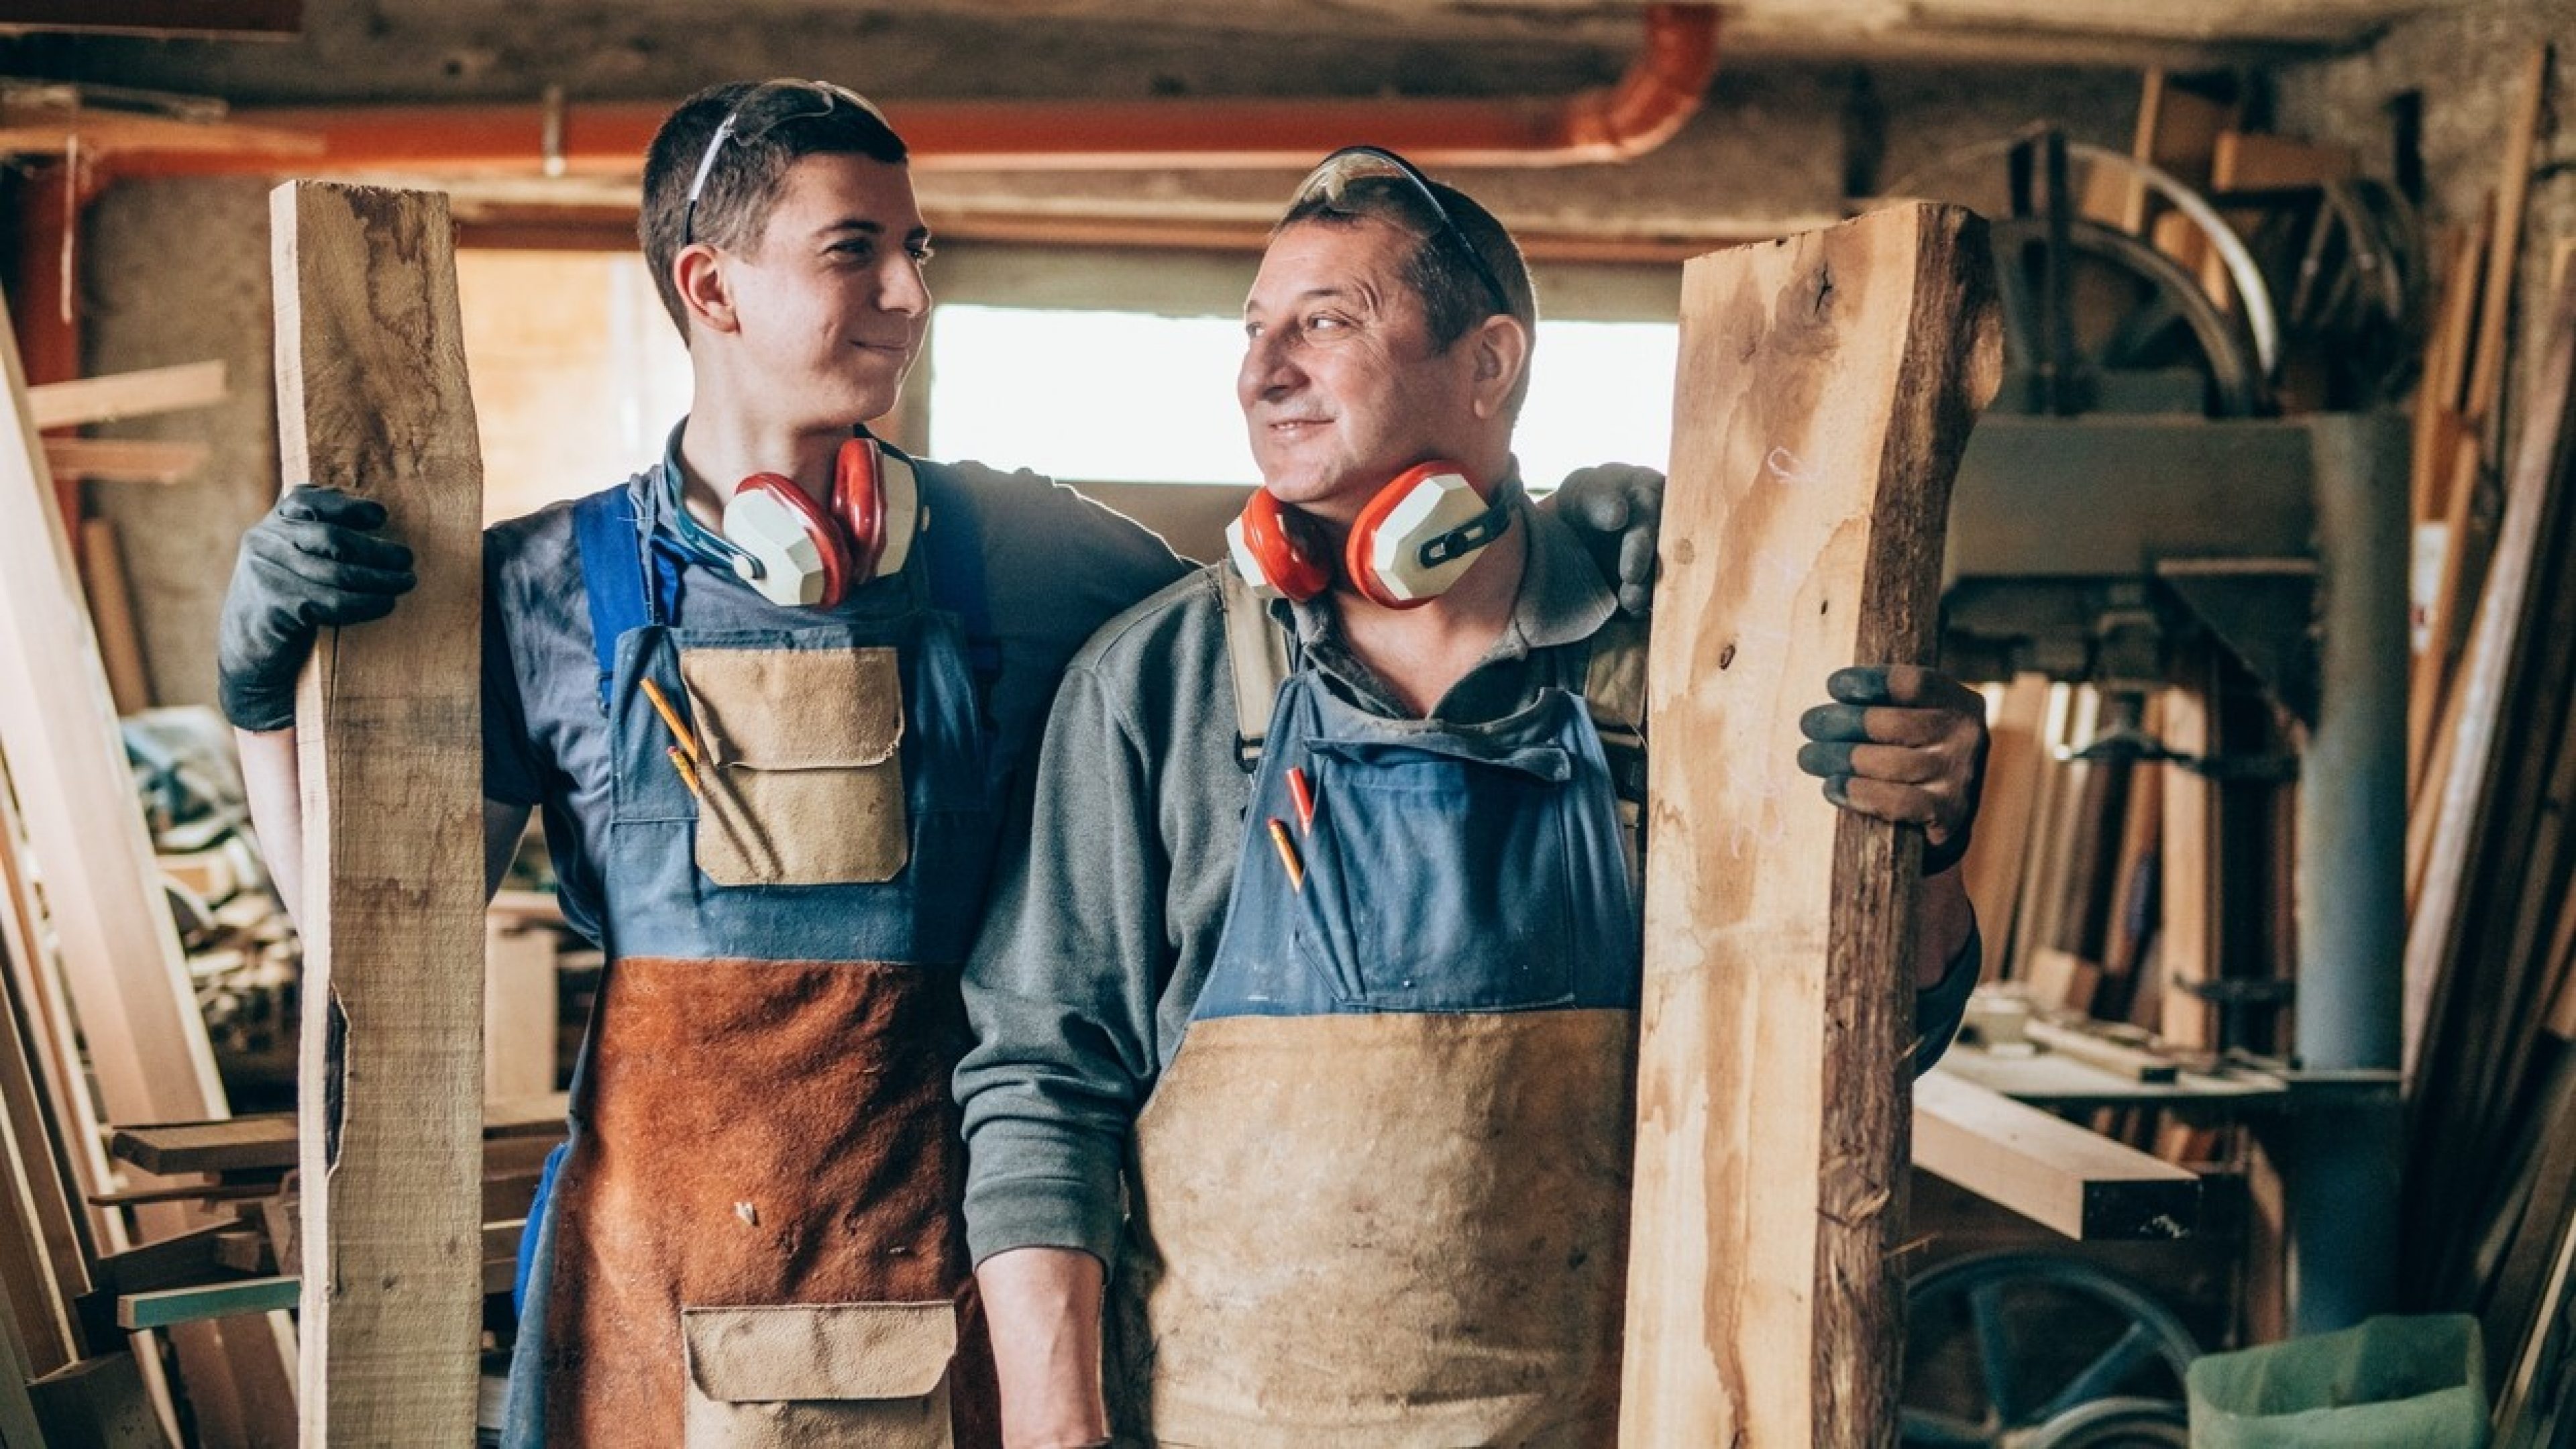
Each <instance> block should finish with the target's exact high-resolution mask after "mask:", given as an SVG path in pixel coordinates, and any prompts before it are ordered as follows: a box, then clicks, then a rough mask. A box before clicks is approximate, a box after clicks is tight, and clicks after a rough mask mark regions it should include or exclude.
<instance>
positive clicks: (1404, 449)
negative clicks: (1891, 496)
mask: <svg viewBox="0 0 2576 1449" xmlns="http://www.w3.org/2000/svg"><path fill="white" fill-rule="evenodd" d="M1413 245H1414V243H1413V239H1412V238H1410V237H1408V236H1406V235H1405V234H1404V233H1402V232H1400V231H1398V230H1396V229H1395V228H1393V227H1391V226H1388V225H1386V224H1385V223H1383V222H1378V221H1373V220H1372V221H1362V222H1359V223H1358V224H1356V225H1351V226H1319V225H1314V224H1311V223H1310V224H1305V225H1300V226H1294V227H1291V228H1289V229H1288V230H1287V231H1284V232H1282V233H1280V234H1279V236H1278V237H1277V238H1276V239H1275V240H1273V241H1272V242H1271V243H1270V249H1269V251H1268V252H1267V253H1265V254H1264V255H1263V257H1262V259H1261V274H1260V275H1259V276H1258V277H1256V278H1255V279H1254V280H1253V283H1252V295H1251V296H1250V297H1249V298H1248V299H1247V300H1246V301H1245V303H1244V308H1243V322H1244V336H1245V344H1244V351H1243V369H1242V371H1241V372H1240V373H1239V374H1237V376H1236V378H1235V397H1236V399H1237V400H1238V401H1240V402H1241V403H1242V404H1243V419H1244V423H1245V425H1246V427H1247V428H1248V429H1249V430H1250V432H1251V436H1252V456H1253V461H1254V462H1255V463H1256V464H1258V465H1259V467H1260V469H1261V478H1262V482H1263V484H1264V486H1266V487H1268V488H1269V490H1270V491H1271V492H1272V493H1273V494H1275V495H1276V496H1277V497H1278V499H1279V501H1281V502H1282V503H1289V504H1294V505H1296V506H1298V507H1300V508H1303V509H1305V510H1306V511H1308V512H1310V513H1314V514H1316V515H1318V516H1321V517H1324V518H1329V519H1334V520H1337V521H1342V522H1347V521H1349V520H1350V519H1351V518H1353V517H1356V516H1357V515H1358V512H1359V510H1360V507H1361V506H1362V505H1363V504H1365V503H1366V502H1367V501H1368V499H1369V497H1370V496H1371V495H1372V494H1374V493H1375V492H1376V491H1377V490H1378V489H1379V488H1381V487H1384V486H1385V485H1386V484H1387V483H1388V482H1389V481H1391V480H1392V479H1393V478H1394V477H1395V476H1396V475H1397V474H1399V473H1401V472H1403V471H1404V470H1405V469H1407V468H1410V467H1412V466H1413V465H1414V464H1416V463H1421V462H1427V461H1429V460H1431V459H1434V458H1441V457H1450V456H1454V455H1455V454H1457V453H1458V452H1461V451H1463V450H1464V449H1465V448H1466V447H1467V446H1469V444H1470V443H1471V442H1472V440H1473V429H1474V428H1475V427H1476V426H1477V420H1476V418H1475V415H1474V411H1473V408H1474V402H1473V390H1472V386H1471V384H1472V380H1473V372H1474V365H1475V364H1474V360H1473V351H1474V349H1472V348H1469V347H1465V346H1453V347H1451V348H1450V349H1449V350H1448V351H1447V352H1445V353H1437V352H1434V351H1433V350H1432V345H1431V330H1430V323H1429V320H1428V318H1427V317H1426V316H1425V315H1424V312H1423V307H1422V299H1421V297H1420V296H1418V295H1416V293H1415V292H1414V290H1413V288H1412V287H1411V286H1409V285H1407V284H1406V282H1405V281H1404V278H1403V273H1402V269H1403V264H1404V259H1405V257H1406V256H1407V255H1408V254H1409V253H1410V252H1411V250H1412V247H1413Z"/></svg>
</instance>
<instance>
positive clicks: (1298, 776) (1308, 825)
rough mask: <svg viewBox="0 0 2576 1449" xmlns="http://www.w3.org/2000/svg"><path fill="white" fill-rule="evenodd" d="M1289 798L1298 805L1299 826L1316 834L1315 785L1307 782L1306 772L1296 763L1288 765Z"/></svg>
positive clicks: (1305, 831)
mask: <svg viewBox="0 0 2576 1449" xmlns="http://www.w3.org/2000/svg"><path fill="white" fill-rule="evenodd" d="M1288 798H1289V799H1290V800H1291V801H1294V802H1295V803H1296V806H1297V828H1298V829H1299V830H1301V831H1303V832H1304V833H1306V834H1308V835H1312V834H1314V833H1315V787H1314V786H1312V785H1309V784H1307V783H1306V772H1305V771H1303V770H1301V769H1298V768H1297V767H1296V766H1294V765H1290V766H1289V767H1288Z"/></svg>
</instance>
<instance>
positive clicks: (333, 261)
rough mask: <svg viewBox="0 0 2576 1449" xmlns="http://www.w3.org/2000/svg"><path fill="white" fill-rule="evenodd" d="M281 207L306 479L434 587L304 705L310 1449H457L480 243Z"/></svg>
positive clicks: (471, 915)
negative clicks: (399, 1446)
mask: <svg viewBox="0 0 2576 1449" xmlns="http://www.w3.org/2000/svg"><path fill="white" fill-rule="evenodd" d="M269 200H270V211H269V217H270V227H269V230H270V235H271V237H272V239H273V243H274V248H275V252H274V256H275V273H276V297H277V314H278V322H277V415H278V434H279V448H278V462H279V465H280V472H281V473H282V475H283V476H285V477H288V478H333V479H340V480H345V482H344V486H346V487H348V488H349V489H350V491H352V492H355V493H359V494H361V495H363V496H365V497H369V498H373V499H375V500H376V501H378V502H379V503H382V504H383V505H384V506H385V508H386V510H387V512H388V514H389V515H390V522H389V523H388V525H387V531H388V532H389V533H390V534H391V535H392V536H394V537H398V538H400V539H402V540H403V541H404V542H405V543H407V544H409V545H410V546H411V549H412V555H413V557H414V558H415V559H416V560H417V561H418V565H417V567H418V573H419V577H420V586H419V588H418V589H417V590H415V591H414V593H413V594H412V596H411V597H409V598H406V599H405V600H403V606H402V612H401V615H400V619H399V622H398V624H397V625H396V626H395V627H391V628H375V629H369V628H363V627H362V628H356V629H343V630H337V631H331V632H328V633H326V634H325V636H324V637H323V639H322V640H321V641H320V642H319V643H318V644H317V645H316V646H315V648H314V651H313V658H312V662H311V665H310V666H309V667H308V668H307V669H306V670H305V674H304V680H303V685H302V689H301V693H300V697H299V699H298V701H297V706H296V730H297V742H298V748H299V752H300V754H301V780H302V787H303V806H304V861H305V873H304V878H305V899H304V910H303V912H302V915H301V920H302V924H303V928H304V948H305V955H304V1001H305V1010H304V1041H303V1058H302V1066H301V1070H300V1072H299V1074H298V1076H299V1090H300V1094H301V1095H300V1100H301V1101H302V1103H303V1104H304V1110H303V1120H302V1134H301V1135H302V1150H301V1152H300V1154H299V1160H300V1164H301V1177H302V1182H303V1193H304V1198H303V1214H304V1218H303V1221H304V1230H303V1253H302V1274H303V1279H304V1284H305V1288H304V1294H303V1310H304V1311H303V1319H302V1330H303V1376H302V1383H303V1389H304V1399H303V1410H304V1434H305V1442H307V1443H315V1444H320V1443H374V1442H379V1441H386V1440H395V1439H400V1440H405V1441H419V1442H431V1441H444V1442H458V1441H462V1440H464V1439H466V1438H468V1437H470V1436H471V1435H472V1434H473V1432H474V1402H475V1391H476V1380H477V1376H478V1369H477V1354H476V1345H477V1343H478V1341H479V1339H480V1336H481V1332H482V1312H483V1264H482V1254H481V1251H480V1244H479V1241H478V1239H477V1237H476V1232H475V1229H476V1227H477V1225H478V1224H479V1223H480V1221H481V1219H480V1217H479V1216H478V1214H477V1208H478V1204H479V1193H480V1190H481V1178H480V1174H481V1150H480V1148H481V1136H482V1124H483V874H482V872H481V870H479V869H477V868H475V867H474V864H473V863H474V862H476V861H479V860H481V859H482V839H483V799H482V778H483V771H482V735H481V719H480V682H481V659H482V633H481V620H482V607H483V605H482V596H483V565H482V517H483V472H482V456H481V452H480V446H479V443H478V442H477V439H476V434H475V427H474V404H473V399H472V398H471V396H470V395H469V394H468V392H467V387H466V376H465V346H464V336H463V325H462V322H461V320H460V318H459V315H458V312H457V303H456V256H455V248H454V240H453V239H454V229H453V227H452V226H451V225H450V223H449V220H448V213H447V198H446V197H445V196H442V195H440V194H438V193H436V192H413V191H392V190H386V189H383V188H375V187H355V186H333V185H325V184H322V183H317V182H292V183H289V184H287V185H284V186H281V187H279V188H277V189H276V190H275V191H273V192H271V193H270V198H269ZM326 1104H328V1106H329V1107H330V1108H331V1109H332V1110H326Z"/></svg>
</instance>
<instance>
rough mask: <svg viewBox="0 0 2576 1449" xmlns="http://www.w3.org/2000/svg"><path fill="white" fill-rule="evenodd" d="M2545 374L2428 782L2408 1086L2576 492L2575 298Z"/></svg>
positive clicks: (2546, 334) (2412, 945)
mask: <svg viewBox="0 0 2576 1449" xmlns="http://www.w3.org/2000/svg"><path fill="white" fill-rule="evenodd" d="M2539 335H2540V336H2541V337H2543V338H2546V339H2547V351H2546V352H2545V353H2544V354H2543V357H2542V367H2541V370H2540V373H2539V375H2538V376H2537V377H2536V378H2535V379H2534V387H2533V389H2532V391H2531V394H2530V396H2531V397H2532V399H2533V400H2534V402H2535V404H2536V406H2535V407H2534V409H2533V411H2532V414H2531V416H2530V417H2529V418H2528V419H2527V420H2526V422H2525V423H2524V425H2523V429H2522V446H2521V455H2520V456H2519V457H2517V458H2516V459H2515V460H2514V466H2513V469H2512V472H2511V474H2510V475H2509V476H2508V478H2507V479H2506V485H2505V502H2504V517H2503V519H2502V521H2501V522H2500V523H2499V525H2498V527H2497V533H2496V546H2495V554H2494V558H2493V560H2492V561H2491V563H2490V564H2489V566H2488V571H2487V580H2486V587H2485V589H2484V590H2483V591H2482V594H2481V597H2480V599H2479V602H2478V609H2477V623H2476V626H2475V630H2474V632H2473V634H2472V636H2471V638H2470V641H2469V648H2468V652H2467V653H2466V654H2465V655H2463V656H2462V658H2461V661H2460V674H2459V679H2458V681H2457V682H2456V683H2455V684H2454V685H2453V686H2452V687H2453V689H2455V690H2456V691H2457V692H2458V695H2459V708H2460V724H2459V733H2458V736H2457V738H2456V740H2455V741H2454V743H2453V747H2452V750H2451V752H2450V754H2449V757H2448V759H2447V760H2445V761H2444V762H2443V763H2444V769H2443V771H2442V774H2441V776H2440V778H2438V779H2436V778H2433V777H2430V776H2428V777H2427V779H2426V781H2425V784H2426V788H2427V789H2428V790H2435V791H2437V792H2438V793H2436V794H2435V795H2434V797H2433V803H2434V805H2435V808H2436V809H2437V810H2438V812H2439V814H2438V820H2437V822H2436V824H2435V826H2434V829H2433V835H2432V840H2431V843H2430V846H2429V848H2428V850H2427V852H2426V860H2425V864H2424V867H2423V869H2424V876H2423V882H2422V884H2421V886H2420V887H2419V888H2418V894H2417V896H2416V900H2415V908H2414V911H2413V913H2412V914H2411V915H2410V917H2409V919H2408V921H2407V929H2406V1024H2405V1042H2406V1062H2407V1071H2408V1074H2409V1075H2410V1076H2412V1075H2413V1074H2414V1073H2415V1071H2416V1069H2417V1066H2418V1060H2419V1056H2420V1054H2421V1053H2422V1052H2424V1051H2425V1050H2427V1049H2428V1048H2429V1046H2430V1043H2429V1042H2428V1040H2427V1036H2426V1033H2427V1030H2428V1026H2429V1024H2430V1023H2429V1018H2430V1017H2431V1015H2432V1012H2433V1005H2434V1000H2435V994H2436V990H2437V986H2438V984H2439V982H2440V981H2441V979H2442V978H2443V976H2444V974H2445V972H2446V969H2447V967H2448V966H2449V964H2450V961H2451V959H2452V956H2453V953H2454V951H2455V949H2456V947H2457V945H2458V942H2459V936H2460V931H2461V928H2462V924H2463V923H2462V921H2461V920H2460V908H2461V906H2462V905H2463V904H2464V901H2465V893H2466V890H2467V888H2468V886H2469V884H2470V881H2471V876H2470V867H2471V865H2472V860H2471V856H2472V853H2473V849H2474V846H2475V844H2476V838H2477V835H2478V832H2479V831H2480V829H2481V828H2482V824H2483V821H2484V818H2485V816H2486V813H2487V807H2488V801H2489V798H2490V796H2491V795H2492V793H2493V791H2494V788H2495V782H2496V779H2497V776H2498V774H2499V771H2500V769H2501V766H2502V765H2503V763H2504V761H2503V759H2502V758H2501V752H2500V751H2499V750H2498V749H2497V748H2496V746H2497V744H2498V742H2499V740H2500V739H2501V737H2502V736H2501V732H2502V731H2503V730H2504V729H2505V728H2506V727H2507V726H2508V725H2509V724H2510V723H2511V722H2512V720H2513V719H2514V718H2516V717H2517V716H2516V713H2515V711H2516V710H2517V709H2518V707H2519V705H2520V701H2519V700H2518V699H2517V697H2516V686H2517V683H2518V681H2516V680H2515V679H2513V678H2512V677H2511V674H2512V669H2513V665H2514V662H2515V661H2516V660H2518V659H2519V658H2521V657H2522V655H2523V652H2524V648H2525V635H2526V632H2527V630H2528V627H2529V620H2530V616H2531V614H2532V612H2533V609H2534V608H2535V606H2536V603H2537V602H2538V601H2536V600H2534V599H2533V598H2532V597H2531V593H2532V588H2533V579H2534V566H2535V564H2536V563H2538V562H2539V561H2540V558H2541V553H2542V548H2543V546H2544V544H2548V543H2550V542H2551V541H2553V540H2555V539H2556V538H2557V537H2558V536H2559V530H2560V529H2562V528H2563V527H2564V526H2565V524H2564V518H2565V514H2566V510H2567V506H2568V495H2569V494H2570V493H2571V492H2576V488H2571V486H2570V484H2569V480H2568V478H2567V476H2566V475H2567V472H2568V470H2569V463H2570V458H2571V455H2576V287H2571V288H2562V289H2561V290H2560V292H2559V295H2558V300H2557V305H2556V306H2555V307H2554V308H2552V316H2551V319H2550V322H2549V325H2548V326H2547V328H2546V329H2545V330H2543V331H2542V332H2541V333H2540V334H2539Z"/></svg>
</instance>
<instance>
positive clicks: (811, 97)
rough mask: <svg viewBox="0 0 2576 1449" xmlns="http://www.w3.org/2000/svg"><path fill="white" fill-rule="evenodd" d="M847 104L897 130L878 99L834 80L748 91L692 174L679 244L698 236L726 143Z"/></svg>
mask: <svg viewBox="0 0 2576 1449" xmlns="http://www.w3.org/2000/svg"><path fill="white" fill-rule="evenodd" d="M842 106H855V107H857V108H858V109H859V110H861V111H864V112H866V113H867V114H868V116H869V117H870V118H871V119H873V120H874V121H875V122H876V123H877V124H878V125H880V126H883V127H885V128H886V130H887V131H888V132H892V131H893V130H894V124H893V123H892V122H890V121H888V120H887V119H886V118H885V112H883V111H880V110H878V109H877V108H876V103H875V102H873V101H870V100H869V99H868V98H867V97H865V96H863V95H860V94H859V93H858V92H857V91H854V90H851V89H850V88H849V87H848V86H839V85H834V84H832V83H831V82H830V81H817V80H774V81H764V82H762V83H761V84H759V85H756V86H753V87H752V88H751V89H750V90H748V91H745V92H744V93H743V97H742V99H741V100H738V101H736V102H734V106H733V109H732V110H730V111H727V112H725V118H724V120H722V121H721V122H719V123H717V125H716V133H715V134H714V135H712V136H709V137H708V138H707V149H706V154H705V155H702V156H700V157H699V158H698V170H697V174H695V175H693V176H691V177H690V178H689V196H688V202H687V204H686V205H685V206H683V207H682V208H681V211H680V245H682V246H687V245H688V244H689V243H690V242H691V241H693V240H695V239H696V223H697V219H698V194H699V193H700V192H703V191H705V190H706V189H707V177H708V176H709V175H711V174H712V173H713V172H714V171H715V169H716V157H717V156H718V155H719V154H720V153H722V152H723V150H724V145H725V142H727V141H738V142H741V143H742V144H743V145H746V146H748V145H750V144H752V143H753V142H755V141H758V140H759V139H760V138H761V137H763V136H766V135H768V134H769V133H770V132H771V131H774V130H776V129H777V128H778V127H780V126H783V125H785V124H787V123H788V122H790V121H807V120H816V119H819V118H821V117H824V116H828V115H830V114H832V112H834V111H836V110H838V109H840V108H841V107H842Z"/></svg>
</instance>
